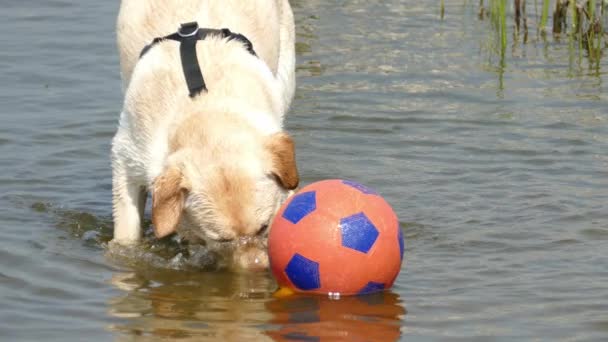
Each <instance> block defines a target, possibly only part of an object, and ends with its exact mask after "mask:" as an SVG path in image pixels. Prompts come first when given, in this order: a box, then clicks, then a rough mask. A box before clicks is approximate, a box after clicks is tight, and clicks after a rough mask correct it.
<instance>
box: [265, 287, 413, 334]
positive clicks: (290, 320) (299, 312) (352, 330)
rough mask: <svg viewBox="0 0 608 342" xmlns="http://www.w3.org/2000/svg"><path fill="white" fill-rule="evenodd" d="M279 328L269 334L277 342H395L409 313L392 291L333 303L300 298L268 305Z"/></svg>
mask: <svg viewBox="0 0 608 342" xmlns="http://www.w3.org/2000/svg"><path fill="white" fill-rule="evenodd" d="M266 308H267V310H268V311H270V312H271V313H272V314H273V319H272V323H273V324H274V325H276V326H278V327H279V328H278V329H276V330H270V331H268V332H267V334H268V336H271V337H272V338H273V339H274V340H276V341H290V340H300V341H301V340H307V341H308V340H312V341H316V340H327V339H329V340H335V339H342V340H345V341H395V340H397V339H398V338H399V336H400V326H401V325H402V324H403V322H402V318H403V316H404V315H405V313H406V310H405V308H404V307H403V306H402V304H401V301H400V299H399V296H398V295H397V294H395V293H392V292H386V293H376V294H372V295H367V296H354V297H343V298H341V299H339V300H332V299H329V298H328V297H321V296H306V297H303V296H296V297H292V298H287V299H280V300H279V299H275V300H272V301H269V302H268V303H266Z"/></svg>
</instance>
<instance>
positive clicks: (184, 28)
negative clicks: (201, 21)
mask: <svg viewBox="0 0 608 342" xmlns="http://www.w3.org/2000/svg"><path fill="white" fill-rule="evenodd" d="M198 29H199V28H198V23H197V22H196V21H192V22H189V23H184V24H181V25H180V27H179V29H177V34H178V35H179V36H180V37H182V38H187V37H193V36H195V35H196V34H197V33H198Z"/></svg>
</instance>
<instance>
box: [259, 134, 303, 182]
mask: <svg viewBox="0 0 608 342" xmlns="http://www.w3.org/2000/svg"><path fill="white" fill-rule="evenodd" d="M266 149H267V150H268V152H269V154H270V172H272V173H273V174H274V175H275V177H276V178H277V179H278V181H279V183H281V185H282V186H283V187H284V188H285V189H289V190H292V189H295V188H297V187H298V183H299V182H300V177H299V176H298V168H297V166H296V151H295V146H294V143H293V139H291V137H290V136H289V135H288V134H287V133H283V132H279V133H275V134H272V135H271V136H269V137H268V138H267V140H266Z"/></svg>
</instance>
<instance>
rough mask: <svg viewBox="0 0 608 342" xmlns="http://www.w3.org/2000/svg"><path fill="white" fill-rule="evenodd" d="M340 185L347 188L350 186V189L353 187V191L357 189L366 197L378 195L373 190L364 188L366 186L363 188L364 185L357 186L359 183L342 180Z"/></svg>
mask: <svg viewBox="0 0 608 342" xmlns="http://www.w3.org/2000/svg"><path fill="white" fill-rule="evenodd" d="M342 183H344V184H346V185H348V186H351V187H353V188H355V189H357V190H359V191H361V192H362V193H364V194H366V195H377V194H378V193H377V192H375V191H374V190H372V189H370V188H368V187H366V186H365V185H363V184H359V183H357V182H353V181H350V180H343V181H342Z"/></svg>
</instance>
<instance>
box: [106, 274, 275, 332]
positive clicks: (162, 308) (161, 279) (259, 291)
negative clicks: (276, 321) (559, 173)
mask: <svg viewBox="0 0 608 342" xmlns="http://www.w3.org/2000/svg"><path fill="white" fill-rule="evenodd" d="M141 271H142V273H135V272H127V273H116V274H115V275H114V277H112V280H111V283H112V284H113V285H114V286H116V287H118V288H119V289H121V290H123V291H125V292H124V294H122V295H120V296H118V297H116V298H113V299H112V300H111V301H110V302H109V303H108V312H109V314H110V315H112V316H114V317H119V318H122V320H121V321H120V324H114V325H112V326H110V327H109V328H110V329H111V330H113V331H117V332H120V333H122V334H125V335H131V336H146V337H157V338H164V337H171V338H178V337H179V338H180V339H183V340H193V341H194V340H196V341H200V340H205V339H208V340H218V339H223V340H228V341H243V340H245V339H254V340H259V339H267V337H266V336H265V335H263V333H262V330H260V329H259V328H258V326H259V325H260V324H264V323H265V322H266V321H268V320H269V319H270V318H271V316H270V315H269V314H268V313H267V312H265V309H264V301H266V300H267V299H268V298H269V297H270V295H271V293H272V289H273V288H274V286H275V285H274V283H273V281H272V279H271V278H270V277H269V276H268V275H267V274H266V273H257V274H256V273H247V274H237V273H228V272H192V273H188V272H183V271H180V272H173V271H158V272H154V273H152V274H150V273H149V270H148V271H146V270H143V269H142V270H141ZM146 272H147V273H146Z"/></svg>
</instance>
